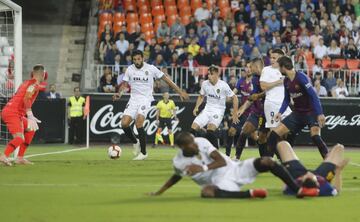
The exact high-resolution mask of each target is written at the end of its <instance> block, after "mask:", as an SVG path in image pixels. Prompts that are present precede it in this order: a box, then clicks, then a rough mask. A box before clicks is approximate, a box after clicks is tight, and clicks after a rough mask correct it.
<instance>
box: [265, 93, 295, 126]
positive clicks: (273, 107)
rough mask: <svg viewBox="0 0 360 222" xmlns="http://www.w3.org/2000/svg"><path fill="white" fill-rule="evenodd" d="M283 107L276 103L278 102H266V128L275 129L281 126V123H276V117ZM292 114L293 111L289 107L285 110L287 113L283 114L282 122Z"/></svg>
mask: <svg viewBox="0 0 360 222" xmlns="http://www.w3.org/2000/svg"><path fill="white" fill-rule="evenodd" d="M281 105H282V104H281V103H276V102H271V101H268V100H265V103H264V113H265V119H266V123H265V127H266V128H274V127H277V126H279V124H280V121H275V120H274V117H275V115H276V114H277V113H278V112H279V110H280V108H281ZM290 113H291V109H290V108H289V107H288V108H287V109H286V110H285V112H284V113H283V114H282V116H281V120H283V119H284V118H285V117H287V116H288V115H290Z"/></svg>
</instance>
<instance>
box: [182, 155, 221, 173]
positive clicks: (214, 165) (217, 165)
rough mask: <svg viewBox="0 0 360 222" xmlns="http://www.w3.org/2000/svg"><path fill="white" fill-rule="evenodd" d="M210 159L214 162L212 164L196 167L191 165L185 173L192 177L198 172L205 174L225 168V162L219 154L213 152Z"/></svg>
mask: <svg viewBox="0 0 360 222" xmlns="http://www.w3.org/2000/svg"><path fill="white" fill-rule="evenodd" d="M210 157H211V159H213V160H214V161H213V162H212V163H210V164H209V165H203V166H200V165H196V164H192V165H189V166H187V169H186V172H187V174H188V175H190V176H192V175H195V174H197V173H199V172H205V171H208V170H214V169H217V168H220V167H223V166H226V161H225V159H224V158H223V157H222V156H221V155H220V153H219V152H218V151H217V150H215V151H213V152H212V153H211V154H210Z"/></svg>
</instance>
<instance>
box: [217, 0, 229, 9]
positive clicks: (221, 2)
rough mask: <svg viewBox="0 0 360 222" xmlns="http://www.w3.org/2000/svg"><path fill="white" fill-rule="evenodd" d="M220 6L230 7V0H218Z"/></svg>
mask: <svg viewBox="0 0 360 222" xmlns="http://www.w3.org/2000/svg"><path fill="white" fill-rule="evenodd" d="M218 6H219V8H220V9H222V8H230V5H229V1H228V0H218Z"/></svg>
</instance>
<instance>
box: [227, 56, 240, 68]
mask: <svg viewBox="0 0 360 222" xmlns="http://www.w3.org/2000/svg"><path fill="white" fill-rule="evenodd" d="M227 67H238V68H241V56H240V55H237V56H235V57H234V58H233V59H232V60H231V61H230V62H229V64H228V65H227Z"/></svg>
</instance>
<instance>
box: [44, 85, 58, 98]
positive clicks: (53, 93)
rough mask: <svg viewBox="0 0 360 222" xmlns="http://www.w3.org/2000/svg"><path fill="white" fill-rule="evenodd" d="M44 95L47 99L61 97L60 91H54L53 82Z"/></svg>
mask: <svg viewBox="0 0 360 222" xmlns="http://www.w3.org/2000/svg"><path fill="white" fill-rule="evenodd" d="M45 96H46V98H48V99H60V98H61V96H60V93H58V92H56V85H55V84H51V85H50V90H49V91H48V92H46V94H45Z"/></svg>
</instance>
